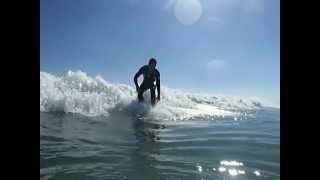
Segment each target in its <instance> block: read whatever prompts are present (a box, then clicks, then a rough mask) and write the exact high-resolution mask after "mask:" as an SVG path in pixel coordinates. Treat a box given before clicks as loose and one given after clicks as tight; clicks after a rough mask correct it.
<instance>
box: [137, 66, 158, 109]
mask: <svg viewBox="0 0 320 180" xmlns="http://www.w3.org/2000/svg"><path fill="white" fill-rule="evenodd" d="M141 74H143V82H142V83H141V85H140V87H139V86H138V82H137V79H138V77H139V76H140V75H141ZM154 81H156V85H157V86H155V85H154ZM134 83H135V85H136V87H139V88H140V91H139V93H138V99H139V101H140V102H142V101H143V93H144V92H145V91H146V90H148V89H150V94H151V103H152V105H154V104H155V100H156V97H155V88H157V91H158V96H159V97H160V73H159V71H158V70H157V69H155V70H154V73H150V72H149V66H148V65H144V66H142V67H141V68H140V69H139V71H138V72H137V73H136V75H135V76H134Z"/></svg>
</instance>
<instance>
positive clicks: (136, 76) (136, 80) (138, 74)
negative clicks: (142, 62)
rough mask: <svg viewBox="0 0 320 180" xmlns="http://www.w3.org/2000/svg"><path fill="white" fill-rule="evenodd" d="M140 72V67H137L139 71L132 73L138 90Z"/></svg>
mask: <svg viewBox="0 0 320 180" xmlns="http://www.w3.org/2000/svg"><path fill="white" fill-rule="evenodd" d="M141 74H142V68H140V69H139V71H138V72H137V73H136V74H135V75H134V79H133V80H134V84H135V85H136V89H137V91H138V89H139V85H138V77H139V76H140V75H141Z"/></svg>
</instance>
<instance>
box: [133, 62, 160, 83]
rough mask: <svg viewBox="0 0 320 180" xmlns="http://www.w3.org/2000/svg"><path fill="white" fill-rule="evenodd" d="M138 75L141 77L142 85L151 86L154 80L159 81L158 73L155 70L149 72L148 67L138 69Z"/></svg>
mask: <svg viewBox="0 0 320 180" xmlns="http://www.w3.org/2000/svg"><path fill="white" fill-rule="evenodd" d="M138 74H142V75H143V83H147V84H153V83H154V81H156V79H159V77H160V73H159V71H158V70H157V69H155V70H154V71H151V70H150V69H149V66H148V65H144V66H142V67H141V68H140V69H139V72H138Z"/></svg>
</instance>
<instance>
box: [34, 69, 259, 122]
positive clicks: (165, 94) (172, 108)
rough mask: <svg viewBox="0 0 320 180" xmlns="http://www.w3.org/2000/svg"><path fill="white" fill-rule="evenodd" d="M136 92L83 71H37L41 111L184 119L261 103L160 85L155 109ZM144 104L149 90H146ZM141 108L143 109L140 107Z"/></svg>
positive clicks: (252, 107)
mask: <svg viewBox="0 0 320 180" xmlns="http://www.w3.org/2000/svg"><path fill="white" fill-rule="evenodd" d="M136 96H137V94H136V91H135V89H134V88H133V87H132V86H129V85H126V84H115V83H111V82H108V81H106V80H104V79H103V78H102V77H100V76H96V77H90V76H88V75H87V74H86V73H84V72H82V71H76V72H73V71H69V72H68V73H67V74H66V75H64V76H60V77H58V76H55V75H52V74H49V73H46V72H40V111H42V112H52V111H61V112H72V113H80V114H83V115H86V116H99V115H105V116H108V115H109V113H110V112H112V111H114V110H118V111H119V110H120V111H128V112H130V111H135V112H136V110H137V109H138V110H141V109H144V110H146V108H148V114H149V115H151V116H153V117H155V118H161V119H174V120H179V119H180V120H184V119H188V118H194V117H219V116H220V117H224V116H234V115H236V114H237V113H239V112H243V111H248V110H255V109H257V108H261V107H262V106H263V105H262V103H261V102H258V101H255V100H250V99H244V98H240V97H230V96H209V95H201V94H194V93H189V92H184V91H181V90H174V89H170V88H168V87H163V86H162V87H161V101H160V102H159V103H158V105H157V106H156V107H155V108H149V107H148V106H146V105H140V104H139V103H137V102H136ZM145 99H146V104H147V103H149V102H150V93H145ZM141 107H144V108H141Z"/></svg>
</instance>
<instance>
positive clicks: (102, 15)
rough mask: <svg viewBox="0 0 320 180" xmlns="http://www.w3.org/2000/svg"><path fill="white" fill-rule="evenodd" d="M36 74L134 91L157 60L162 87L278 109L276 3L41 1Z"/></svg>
mask: <svg viewBox="0 0 320 180" xmlns="http://www.w3.org/2000/svg"><path fill="white" fill-rule="evenodd" d="M40 7H41V8H40V12H41V15H40V66H41V71H45V72H49V73H54V74H63V73H65V72H67V71H68V70H74V71H75V70H82V71H84V72H86V73H87V74H88V75H90V76H96V75H101V76H102V77H103V78H104V79H106V80H108V81H112V82H115V83H118V82H120V83H126V84H130V85H133V76H134V73H135V72H136V71H137V69H138V68H139V67H140V66H141V65H144V64H145V63H146V62H147V60H148V59H149V58H150V57H155V58H156V59H157V60H158V65H159V67H158V68H159V70H160V73H161V82H162V84H163V85H165V86H167V87H170V88H176V89H182V90H186V91H191V92H197V93H209V94H226V95H238V96H253V97H260V98H265V99H269V100H270V101H272V102H275V103H279V91H280V87H279V86H280V4H279V0H41V1H40Z"/></svg>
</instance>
